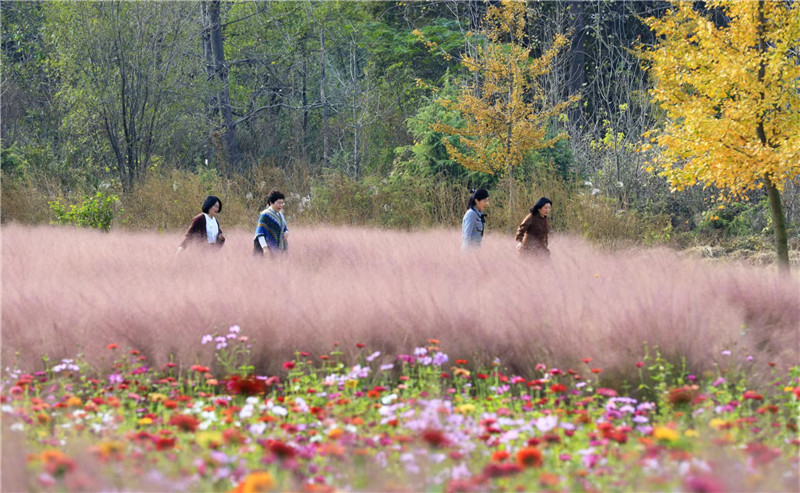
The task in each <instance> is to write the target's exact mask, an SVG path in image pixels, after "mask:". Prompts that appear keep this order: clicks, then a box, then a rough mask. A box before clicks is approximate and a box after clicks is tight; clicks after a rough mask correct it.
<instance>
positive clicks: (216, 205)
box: [203, 195, 222, 217]
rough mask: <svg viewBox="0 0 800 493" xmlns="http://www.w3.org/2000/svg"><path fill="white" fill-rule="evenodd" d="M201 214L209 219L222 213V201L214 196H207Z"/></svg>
mask: <svg viewBox="0 0 800 493" xmlns="http://www.w3.org/2000/svg"><path fill="white" fill-rule="evenodd" d="M203 212H204V213H206V214H208V215H209V216H211V217H214V216H216V215H217V214H219V213H220V212H222V201H221V200H220V199H219V197H217V196H216V195H209V196H208V197H206V200H205V201H204V202H203Z"/></svg>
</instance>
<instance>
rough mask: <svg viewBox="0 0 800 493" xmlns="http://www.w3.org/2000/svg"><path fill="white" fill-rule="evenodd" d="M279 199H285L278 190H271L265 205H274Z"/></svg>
mask: <svg viewBox="0 0 800 493" xmlns="http://www.w3.org/2000/svg"><path fill="white" fill-rule="evenodd" d="M280 199H284V200H285V199H286V197H284V196H283V194H282V193H281V192H280V191H278V190H273V191H271V192H270V193H269V195H268V196H267V204H274V203H275V202H277V201H279V200H280Z"/></svg>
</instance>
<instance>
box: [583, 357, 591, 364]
mask: <svg viewBox="0 0 800 493" xmlns="http://www.w3.org/2000/svg"><path fill="white" fill-rule="evenodd" d="M583 362H584V363H587V364H588V363H591V362H592V358H583Z"/></svg>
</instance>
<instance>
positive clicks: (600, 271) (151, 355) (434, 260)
mask: <svg viewBox="0 0 800 493" xmlns="http://www.w3.org/2000/svg"><path fill="white" fill-rule="evenodd" d="M226 237H227V243H226V245H225V247H224V248H223V249H222V250H220V251H214V252H202V251H198V249H197V248H195V249H193V250H187V251H185V252H183V253H181V254H179V255H175V250H176V247H177V245H178V243H179V242H180V241H181V239H182V238H181V234H180V233H169V234H155V233H126V232H112V233H110V234H103V233H99V232H95V231H89V230H78V229H73V228H61V227H23V226H19V225H14V224H9V225H6V226H4V227H3V231H2V248H3V250H2V259H3V260H2V269H3V270H2V274H3V276H2V287H3V289H2V295H3V296H2V358H3V366H4V367H5V366H9V365H11V364H13V362H14V360H15V359H16V360H17V364H18V366H19V367H20V368H23V369H26V370H27V371H33V370H37V369H40V367H41V366H42V363H41V358H42V356H43V355H47V356H48V357H49V358H50V361H51V362H52V361H57V360H59V359H60V358H70V357H74V356H75V355H76V354H78V353H79V352H82V353H84V355H85V358H86V359H87V360H88V362H90V363H91V364H93V365H95V366H96V367H97V369H98V370H100V369H103V370H107V369H108V368H107V366H109V365H110V364H111V361H110V357H109V355H108V351H107V350H106V346H107V345H108V344H109V343H117V344H119V345H120V346H122V347H123V348H124V347H126V346H129V347H131V348H135V349H139V350H141V351H142V353H143V354H144V355H146V356H147V358H148V361H149V364H150V365H152V366H159V367H160V366H161V365H163V364H164V363H166V362H167V361H169V359H170V356H173V358H174V360H175V361H177V362H179V363H180V364H181V365H182V366H184V367H187V366H188V365H191V364H194V363H202V364H211V363H213V356H212V353H213V350H214V348H213V346H212V345H210V344H209V345H205V346H203V345H201V344H200V340H201V338H202V336H203V335H205V334H207V333H211V334H213V333H215V332H219V333H220V334H224V333H226V332H227V330H228V327H229V326H231V325H239V326H240V327H241V335H245V336H248V337H249V338H250V340H251V341H255V345H254V348H253V363H254V365H255V367H256V371H257V372H260V373H262V374H274V373H278V372H280V371H282V369H281V364H282V363H283V361H285V360H286V359H287V358H289V357H290V355H292V354H293V353H294V351H296V350H299V351H308V352H310V353H311V354H312V355H319V354H325V353H328V352H329V351H330V350H331V349H332V348H333V344H334V343H335V342H339V343H340V346H339V348H340V349H341V350H343V351H344V352H345V354H346V355H350V356H353V355H354V354H355V353H356V351H358V350H357V349H356V348H355V344H356V343H363V344H366V346H367V348H368V349H369V350H380V351H383V354H384V355H392V354H396V352H398V351H403V350H407V349H408V348H409V347H413V346H414V345H421V344H423V343H424V342H425V341H427V339H429V338H436V339H439V340H440V341H441V347H442V350H443V351H444V352H446V353H448V354H449V355H450V357H451V358H453V359H454V358H467V359H470V361H471V362H474V363H487V362H490V361H491V360H493V359H494V358H500V361H501V362H502V364H503V365H506V366H508V367H509V369H511V370H513V371H516V372H518V373H519V374H521V375H523V376H526V375H531V374H532V372H533V367H534V365H535V364H537V363H546V364H547V365H549V366H558V367H563V368H566V367H570V366H572V367H576V365H579V364H581V363H580V361H581V359H582V358H592V359H593V362H592V366H596V367H599V368H602V369H603V375H602V376H603V378H606V379H611V380H614V379H622V378H625V379H628V380H631V379H633V378H635V377H636V374H637V373H636V372H637V369H636V367H635V363H636V362H637V361H639V360H641V359H642V356H643V354H644V346H645V343H646V344H647V345H648V346H649V347H650V348H651V349H652V348H653V347H654V346H658V347H659V350H660V352H661V354H662V355H663V356H664V357H666V358H667V359H668V360H670V361H672V362H673V363H674V364H680V362H681V358H682V357H683V358H685V361H686V365H687V369H688V370H689V371H692V372H698V373H700V372H703V371H706V370H710V369H712V368H713V366H714V365H715V364H719V365H720V366H722V367H727V368H742V369H747V375H748V377H752V378H755V379H765V378H766V377H767V376H768V375H767V374H766V372H767V366H766V364H765V363H766V361H770V362H775V363H777V364H778V365H779V367H780V368H784V367H788V366H789V365H791V364H794V363H796V362H797V360H798V359H800V358H799V356H800V355H799V354H798V353H800V350H799V349H798V347H799V344H798V342H800V335H799V334H798V330H797V329H798V326H800V283H798V281H797V279H796V277H792V278H789V277H780V276H779V275H778V274H777V273H774V272H772V271H767V270H764V269H758V268H745V267H737V266H733V265H710V264H707V263H703V262H701V261H698V260H689V259H681V258H679V257H678V256H677V255H676V254H675V253H674V252H671V251H669V250H666V249H652V250H642V251H624V252H617V253H614V254H606V253H601V252H599V251H597V250H595V249H593V248H591V247H590V246H589V245H587V244H586V243H585V242H583V241H582V240H580V239H577V238H572V237H566V236H558V235H556V236H555V237H553V238H552V239H551V245H550V249H551V251H552V257H551V259H550V261H549V262H548V261H541V260H535V259H528V258H519V256H518V255H517V254H516V252H515V249H514V242H513V238H511V237H508V236H502V235H499V234H488V235H487V237H486V238H485V239H484V245H483V249H482V250H481V251H479V252H476V253H473V254H465V253H462V252H461V251H460V249H459V244H460V235H459V232H458V231H456V230H433V231H424V232H400V231H384V230H371V229H357V228H334V227H319V228H303V227H295V228H292V231H291V235H290V237H289V243H290V252H289V255H288V256H287V257H286V258H281V259H257V258H253V257H252V255H251V251H252V233H251V232H249V231H235V230H234V231H227V230H226ZM724 350H730V351H732V353H733V354H732V355H731V356H723V355H721V352H722V351H724ZM748 356H752V361H749V362H748V361H746V358H747V357H748ZM756 363H760V364H756ZM760 371H763V372H764V373H763V374H760V373H759V372H760Z"/></svg>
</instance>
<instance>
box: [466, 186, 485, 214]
mask: <svg viewBox="0 0 800 493" xmlns="http://www.w3.org/2000/svg"><path fill="white" fill-rule="evenodd" d="M471 192H472V195H471V196H470V197H469V204H468V205H467V209H472V208H473V207H474V208H476V209H478V210H479V211H481V212H483V211H484V210H485V209H486V205H487V204H489V192H487V191H486V189H484V188H478V189H477V190H471Z"/></svg>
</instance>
